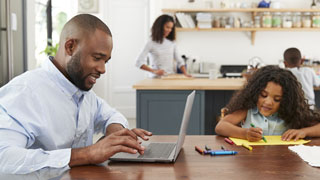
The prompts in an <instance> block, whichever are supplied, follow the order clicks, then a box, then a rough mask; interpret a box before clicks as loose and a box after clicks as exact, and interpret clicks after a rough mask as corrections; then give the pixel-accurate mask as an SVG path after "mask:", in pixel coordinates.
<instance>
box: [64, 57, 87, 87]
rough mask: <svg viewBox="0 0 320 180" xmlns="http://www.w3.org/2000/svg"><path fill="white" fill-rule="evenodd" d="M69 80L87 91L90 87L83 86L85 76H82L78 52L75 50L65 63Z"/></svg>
mask: <svg viewBox="0 0 320 180" xmlns="http://www.w3.org/2000/svg"><path fill="white" fill-rule="evenodd" d="M66 71H67V73H68V75H69V77H70V79H71V82H72V83H73V84H74V85H75V86H77V87H78V88H79V89H81V90H83V91H89V90H90V89H91V88H92V87H90V88H87V87H86V86H85V80H86V77H87V76H85V77H83V76H84V75H83V73H84V72H83V68H82V67H81V63H80V52H77V53H76V54H75V55H74V56H72V57H71V60H70V61H69V62H68V63H67V69H66Z"/></svg>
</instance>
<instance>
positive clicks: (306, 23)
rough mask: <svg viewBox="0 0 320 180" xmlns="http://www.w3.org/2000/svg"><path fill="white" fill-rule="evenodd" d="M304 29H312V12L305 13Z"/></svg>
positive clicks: (303, 18) (303, 17) (303, 19)
mask: <svg viewBox="0 0 320 180" xmlns="http://www.w3.org/2000/svg"><path fill="white" fill-rule="evenodd" d="M302 27H304V28H310V27H311V14H310V12H305V13H303V16H302Z"/></svg>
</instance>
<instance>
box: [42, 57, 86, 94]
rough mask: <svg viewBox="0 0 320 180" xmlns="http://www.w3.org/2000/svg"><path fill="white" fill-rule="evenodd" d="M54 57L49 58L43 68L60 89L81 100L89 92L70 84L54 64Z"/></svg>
mask: <svg viewBox="0 0 320 180" xmlns="http://www.w3.org/2000/svg"><path fill="white" fill-rule="evenodd" d="M52 60H53V57H52V56H49V58H48V60H47V61H45V62H44V63H43V64H42V65H41V67H42V68H44V69H45V70H47V71H48V72H49V73H51V74H52V75H53V76H52V79H53V81H54V82H55V83H56V84H57V85H58V86H59V87H60V89H61V90H62V91H63V92H64V93H65V94H66V95H67V96H69V97H70V98H72V96H75V97H78V98H80V97H81V96H82V95H85V94H86V93H88V91H82V90H80V89H79V88H78V87H77V86H75V85H74V84H73V83H72V82H70V81H69V80H68V79H67V78H66V77H65V76H64V75H63V74H62V73H61V72H60V71H59V69H58V68H57V67H56V66H55V65H54V64H53V62H52Z"/></svg>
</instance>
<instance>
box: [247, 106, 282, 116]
mask: <svg viewBox="0 0 320 180" xmlns="http://www.w3.org/2000/svg"><path fill="white" fill-rule="evenodd" d="M252 113H253V114H259V115H261V116H263V117H265V116H264V115H262V114H261V113H260V112H259V109H258V107H255V108H253V109H252ZM277 116H278V112H276V113H274V114H272V115H270V116H267V118H274V117H277Z"/></svg>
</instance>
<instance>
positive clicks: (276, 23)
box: [272, 12, 281, 28]
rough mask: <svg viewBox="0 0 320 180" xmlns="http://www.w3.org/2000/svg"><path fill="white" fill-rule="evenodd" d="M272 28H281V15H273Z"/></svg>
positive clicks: (277, 13)
mask: <svg viewBox="0 0 320 180" xmlns="http://www.w3.org/2000/svg"><path fill="white" fill-rule="evenodd" d="M272 27H275V28H280V27H281V13H280V12H276V13H273V16H272Z"/></svg>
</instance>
